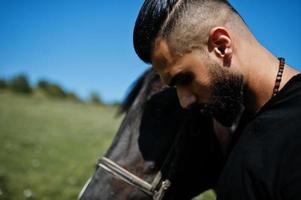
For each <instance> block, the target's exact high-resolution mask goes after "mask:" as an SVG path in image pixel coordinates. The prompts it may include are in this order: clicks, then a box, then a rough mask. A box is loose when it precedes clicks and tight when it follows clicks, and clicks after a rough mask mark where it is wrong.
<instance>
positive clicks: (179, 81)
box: [169, 72, 194, 87]
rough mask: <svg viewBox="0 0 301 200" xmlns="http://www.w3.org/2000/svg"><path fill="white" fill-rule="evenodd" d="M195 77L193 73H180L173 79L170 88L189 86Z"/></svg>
mask: <svg viewBox="0 0 301 200" xmlns="http://www.w3.org/2000/svg"><path fill="white" fill-rule="evenodd" d="M193 77H194V76H193V74H192V72H180V73H178V74H176V75H175V76H174V77H173V78H172V79H171V81H170V83H169V86H170V87H174V86H177V85H181V86H187V85H189V84H190V83H191V82H192V80H193Z"/></svg>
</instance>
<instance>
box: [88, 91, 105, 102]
mask: <svg viewBox="0 0 301 200" xmlns="http://www.w3.org/2000/svg"><path fill="white" fill-rule="evenodd" d="M90 102H91V103H94V104H103V102H102V100H101V98H100V96H99V95H98V93H97V92H92V93H91V95H90Z"/></svg>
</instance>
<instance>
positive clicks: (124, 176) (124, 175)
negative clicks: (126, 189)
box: [96, 131, 181, 200]
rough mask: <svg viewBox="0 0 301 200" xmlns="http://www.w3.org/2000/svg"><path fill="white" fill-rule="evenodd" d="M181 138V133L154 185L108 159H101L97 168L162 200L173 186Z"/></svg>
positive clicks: (154, 198)
mask: <svg viewBox="0 0 301 200" xmlns="http://www.w3.org/2000/svg"><path fill="white" fill-rule="evenodd" d="M180 136H181V131H179V132H178V133H177V135H176V137H175V140H174V142H173V145H172V146H171V148H170V149H169V152H168V154H167V156H166V158H165V160H164V162H163V165H162V167H161V169H160V170H159V172H158V173H157V174H156V176H155V178H154V180H153V182H152V183H148V182H147V181H145V180H143V179H141V178H139V177H138V176H136V175H135V174H133V173H131V172H129V171H128V170H126V169H124V168H123V167H121V166H119V165H118V164H116V163H115V162H114V161H112V160H110V159H109V158H106V157H102V158H101V159H99V161H98V163H97V165H96V166H97V167H100V168H102V169H104V170H105V171H106V172H108V173H110V174H111V175H113V176H114V177H115V178H118V179H119V180H121V181H123V182H125V183H127V184H129V185H131V186H133V187H135V188H137V189H138V190H140V191H142V192H144V193H145V194H147V195H149V196H151V197H152V199H153V200H162V199H163V198H164V196H165V194H166V192H167V191H168V189H169V188H170V186H171V181H170V178H171V177H173V175H174V173H175V168H176V167H175V166H176V162H177V157H176V146H177V144H178V141H179V138H180ZM163 171H167V176H166V177H167V178H166V177H163V176H162V172H163ZM168 177H169V178H168Z"/></svg>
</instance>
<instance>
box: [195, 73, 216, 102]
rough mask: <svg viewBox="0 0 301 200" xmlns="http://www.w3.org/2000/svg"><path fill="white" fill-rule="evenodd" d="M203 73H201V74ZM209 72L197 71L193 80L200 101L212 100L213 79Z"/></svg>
mask: <svg viewBox="0 0 301 200" xmlns="http://www.w3.org/2000/svg"><path fill="white" fill-rule="evenodd" d="M200 74H201V75H200ZM210 78H211V77H209V74H208V73H207V72H204V71H203V72H202V73H197V75H196V76H195V79H194V81H193V82H192V91H193V92H194V94H195V95H197V97H198V101H199V102H200V103H210V102H212V81H211V79H210Z"/></svg>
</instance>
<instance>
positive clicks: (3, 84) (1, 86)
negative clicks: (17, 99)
mask: <svg viewBox="0 0 301 200" xmlns="http://www.w3.org/2000/svg"><path fill="white" fill-rule="evenodd" d="M5 88H7V83H6V81H5V80H4V79H0V89H5Z"/></svg>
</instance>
